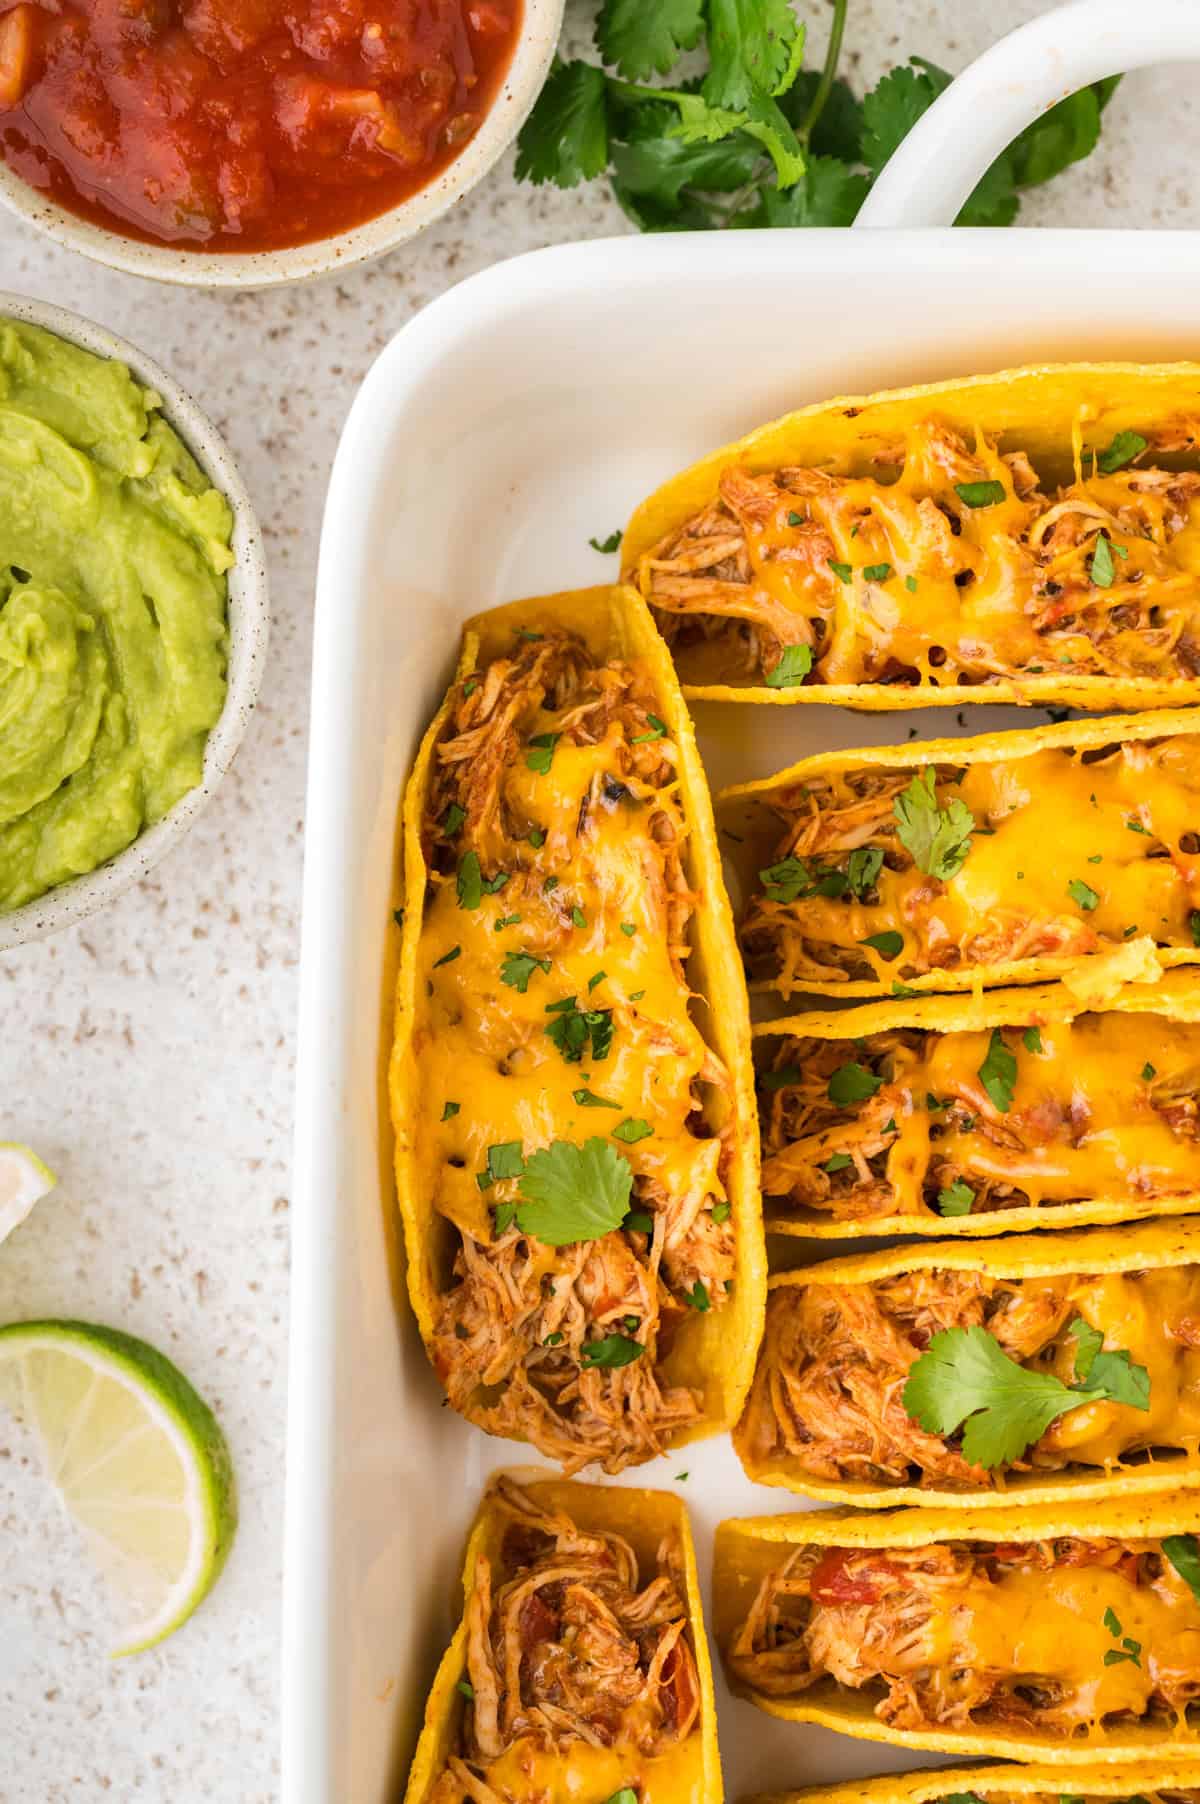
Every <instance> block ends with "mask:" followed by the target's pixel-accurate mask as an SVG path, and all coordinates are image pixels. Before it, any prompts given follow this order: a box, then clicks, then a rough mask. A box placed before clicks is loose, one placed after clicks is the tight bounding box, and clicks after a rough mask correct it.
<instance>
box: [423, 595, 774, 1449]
mask: <svg viewBox="0 0 1200 1804" xmlns="http://www.w3.org/2000/svg"><path fill="white" fill-rule="evenodd" d="M520 627H525V628H528V629H530V630H533V631H545V630H547V629H550V628H561V629H566V630H568V631H571V632H574V633H577V634H578V635H579V636H580V637H581V638H582V639H583V640H584V641H585V642H586V643H587V645H588V647H589V649H590V650H591V651H592V652H593V653H594V655H595V656H596V657H597V658H599V659H604V660H608V659H621V658H637V659H639V660H640V661H641V662H642V663H643V664H644V665H645V666H646V667H648V669H649V670H650V672H651V675H652V678H653V684H654V690H655V694H656V696H657V698H658V699H657V701H656V704H655V706H656V711H657V713H658V714H659V716H660V718H661V719H662V720H663V721H664V722H665V723H666V727H667V730H668V732H669V734H670V736H671V738H672V739H673V740H674V742H675V745H676V748H677V751H678V759H679V762H678V772H679V791H680V796H681V800H682V803H683V810H684V815H685V818H686V820H687V823H688V828H689V835H688V842H687V846H686V848H685V851H684V863H685V867H686V870H687V873H688V879H689V882H690V884H691V887H692V889H693V890H694V891H695V892H696V894H697V896H698V898H699V900H698V902H697V906H696V910H695V913H694V915H693V917H692V922H691V929H690V931H691V937H692V950H691V955H690V957H689V959H688V964H687V975H688V981H689V983H690V985H691V989H692V991H693V995H694V998H695V999H696V1000H695V1002H694V1005H693V1006H694V1007H695V1008H696V1011H697V1016H698V1019H699V1021H700V1025H701V1027H702V1030H703V1032H704V1035H705V1038H706V1039H707V1040H708V1042H709V1044H710V1045H711V1046H712V1048H713V1050H714V1051H715V1052H716V1054H717V1056H718V1057H719V1058H720V1059H721V1061H722V1063H723V1064H724V1066H725V1068H726V1070H727V1071H728V1072H729V1075H730V1082H731V1090H732V1095H731V1098H730V1099H729V1101H728V1102H727V1101H726V1099H725V1098H724V1097H721V1096H715V1095H711V1094H710V1097H709V1100H708V1107H709V1111H710V1118H711V1121H712V1125H713V1126H714V1127H715V1128H717V1129H718V1130H720V1129H723V1128H725V1127H726V1126H727V1125H728V1126H730V1127H731V1128H732V1136H731V1145H732V1156H731V1162H730V1168H729V1173H728V1179H727V1186H726V1187H727V1191H728V1196H729V1202H730V1206H731V1211H732V1220H733V1224H734V1234H735V1240H736V1247H737V1264H736V1271H735V1278H734V1288H733V1294H732V1296H731V1297H730V1299H729V1301H728V1302H727V1303H726V1304H725V1306H724V1307H723V1308H721V1309H713V1310H709V1311H706V1312H704V1313H701V1312H700V1311H698V1310H688V1311H687V1314H686V1320H684V1321H683V1322H682V1323H681V1324H680V1325H679V1327H678V1329H677V1330H676V1332H675V1335H674V1337H673V1340H672V1344H671V1350H670V1353H669V1354H668V1356H667V1358H666V1359H664V1360H663V1361H662V1369H663V1371H664V1372H665V1373H666V1376H667V1380H668V1382H669V1383H670V1384H673V1385H676V1384H677V1385H688V1386H691V1387H692V1388H693V1389H695V1390H698V1391H700V1392H701V1393H702V1394H703V1397H704V1405H705V1407H704V1415H703V1417H701V1418H700V1420H699V1421H698V1422H696V1423H695V1424H693V1425H692V1426H691V1427H690V1428H688V1429H686V1430H684V1431H682V1432H680V1433H679V1434H677V1435H674V1436H672V1437H671V1440H670V1441H669V1443H668V1445H670V1446H681V1445H683V1444H684V1443H685V1442H687V1441H692V1440H698V1439H703V1438H704V1437H705V1436H708V1435H711V1434H715V1433H717V1432H719V1431H720V1430H721V1429H724V1428H729V1427H731V1426H732V1425H733V1423H734V1422H736V1420H737V1418H738V1415H739V1413H740V1411H741V1407H742V1403H743V1401H744V1400H745V1396H746V1391H747V1389H748V1388H749V1384H750V1379H751V1376H752V1375H753V1371H754V1359H755V1354H756V1352H757V1349H758V1342H759V1337H760V1335H761V1333H762V1320H763V1309H764V1306H765V1301H766V1281H767V1278H766V1253H765V1250H764V1246H763V1233H762V1215H761V1209H760V1204H759V1189H758V1123H757V1114H756V1109H755V1101H754V1079H753V1072H752V1068H751V1063H750V1016H749V1007H748V1003H747V999H746V990H745V985H744V983H743V982H742V978H741V960H740V958H739V956H738V950H737V941H736V938H735V935H734V928H733V915H732V913H731V911H730V907H729V898H728V897H727V895H726V893H725V886H724V883H723V881H722V877H721V859H720V854H719V852H718V850H717V837H716V828H715V826H714V823H713V814H712V803H711V800H710V797H709V793H708V787H707V784H706V783H705V779H704V772H703V768H702V766H701V763H700V755H699V752H698V751H697V748H696V736H695V733H694V731H693V728H692V722H691V717H690V715H689V714H688V711H687V708H686V706H685V704H684V700H683V696H682V693H681V692H680V688H679V684H678V682H677V681H676V678H675V671H674V667H673V665H672V663H671V660H670V657H669V655H668V653H667V648H666V645H665V644H664V643H663V640H662V638H661V636H660V635H659V633H658V630H657V628H656V627H655V625H654V622H653V620H652V619H651V617H650V611H649V609H648V608H647V607H646V605H645V603H644V602H643V601H642V599H641V597H640V596H639V595H638V594H637V593H636V592H635V591H634V590H631V589H621V588H616V587H611V588H596V589H582V590H578V591H575V592H572V593H569V594H562V595H550V596H544V597H541V598H539V599H536V600H531V601H519V602H513V603H511V604H510V605H508V606H506V607H502V608H496V609H493V610H492V611H491V612H489V613H486V614H480V615H477V616H475V618H474V619H472V620H469V621H468V622H467V624H466V628H465V630H464V641H463V656H462V660H461V662H460V664H459V669H458V674H459V676H460V677H461V676H462V675H464V674H466V673H468V672H469V671H471V670H473V669H475V668H476V667H477V665H479V664H483V663H487V662H488V661H490V659H491V658H493V657H495V656H497V655H498V654H500V653H502V652H504V651H507V650H508V649H509V648H510V647H511V645H512V641H513V634H514V632H515V631H516V630H517V629H518V628H520ZM447 708H448V705H447V704H445V703H443V706H442V708H441V709H440V710H439V712H438V714H437V716H436V718H435V719H434V721H433V724H432V725H431V727H430V728H429V731H428V732H427V733H426V735H425V738H424V740H423V742H422V744H421V749H420V752H419V753H418V756H417V761H416V764H415V765H414V767H413V772H412V776H411V777H410V778H409V783H408V788H407V790H406V793H405V798H404V814H403V822H404V830H403V859H404V903H405V913H404V937H403V944H402V947H401V953H400V970H399V976H398V980H397V994H396V1036H395V1043H394V1047H393V1052H392V1060H391V1070H390V1085H391V1099H392V1119H393V1123H394V1127H395V1134H396V1186H397V1194H398V1199H399V1205H400V1213H401V1217H402V1219H403V1222H404V1236H405V1245H406V1249H407V1254H408V1290H409V1297H410V1299H411V1302H412V1308H413V1313H414V1314H415V1316H416V1318H417V1324H418V1326H419V1328H420V1330H421V1336H422V1338H423V1339H424V1341H425V1342H426V1344H427V1345H428V1343H429V1341H430V1339H431V1337H432V1333H433V1324H434V1316H435V1313H436V1307H437V1298H438V1296H439V1294H440V1293H441V1291H442V1290H443V1289H444V1288H445V1287H446V1285H447V1284H448V1283H449V1280H450V1271H451V1265H452V1263H453V1258H454V1251H455V1246H456V1243H457V1230H456V1229H455V1228H453V1227H452V1225H451V1224H450V1223H449V1222H447V1221H445V1220H444V1219H443V1218H442V1217H441V1216H439V1215H438V1213H437V1211H436V1210H435V1209H434V1207H433V1203H432V1199H431V1195H430V1184H429V1180H428V1177H427V1176H426V1175H425V1174H424V1173H423V1172H422V1170H421V1165H420V1157H419V1145H418V1138H419V1137H418V1133H417V1122H418V1117H419V1112H420V1109H421V1079H420V1039H421V1033H422V1016H423V1012H424V1007H425V998H424V995H423V994H422V990H421V985H420V983H419V981H418V973H419V961H418V949H419V945H420V937H421V929H422V918H423V914H424V908H425V891H426V883H427V871H426V867H425V861H424V858H423V855H422V850H421V821H422V817H423V815H424V809H425V797H426V793H427V790H428V786H429V780H430V773H431V768H432V762H433V756H434V750H435V747H436V744H437V741H438V739H439V737H440V735H441V732H442V729H443V727H444V725H445V721H446V718H447ZM727 1118H728V1119H727Z"/></svg>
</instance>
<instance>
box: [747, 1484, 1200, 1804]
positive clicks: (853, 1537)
mask: <svg viewBox="0 0 1200 1804" xmlns="http://www.w3.org/2000/svg"><path fill="white" fill-rule="evenodd" d="M1198 1530H1200V1495H1198V1494H1197V1493H1195V1492H1183V1491H1179V1492H1167V1493H1165V1494H1159V1495H1152V1496H1148V1497H1126V1496H1124V1495H1122V1496H1120V1497H1110V1498H1104V1499H1102V1500H1101V1501H1099V1502H1097V1503H1092V1504H1089V1506H1088V1507H1087V1509H1085V1510H1080V1509H1079V1508H1078V1506H1077V1504H1076V1502H1075V1499H1074V1497H1072V1498H1071V1499H1070V1501H1060V1502H1058V1503H1053V1504H1041V1505H1016V1504H1013V1505H1009V1506H1008V1507H1007V1508H1005V1509H998V1510H985V1511H983V1512H982V1513H980V1514H979V1515H976V1514H975V1512H974V1511H973V1510H971V1509H969V1508H967V1509H964V1508H963V1506H962V1504H961V1503H959V1504H954V1505H950V1506H948V1507H946V1508H942V1509H920V1510H894V1511H892V1512H890V1513H887V1514H869V1513H867V1512H865V1511H858V1510H805V1511H803V1512H802V1513H800V1514H798V1515H780V1516H750V1517H743V1518H741V1519H734V1520H732V1521H729V1522H723V1523H721V1524H720V1526H719V1527H718V1529H717V1536H716V1546H715V1550H714V1556H713V1632H714V1634H715V1636H716V1639H717V1645H718V1647H720V1648H721V1649H722V1650H724V1649H725V1647H726V1645H727V1643H728V1642H729V1639H730V1637H731V1636H732V1635H733V1633H734V1632H735V1630H736V1629H737V1627H738V1626H739V1624H740V1623H741V1622H742V1620H743V1619H744V1617H745V1615H746V1613H747V1611H748V1610H749V1609H750V1606H751V1604H752V1603H753V1601H754V1598H755V1595H756V1593H757V1591H758V1586H759V1583H760V1582H761V1580H762V1579H763V1577H764V1576H765V1575H766V1573H768V1572H770V1571H772V1570H773V1569H774V1568H775V1567H776V1566H778V1565H779V1564H780V1563H781V1562H782V1561H783V1560H784V1559H786V1558H787V1556H788V1554H789V1553H790V1552H791V1551H792V1550H793V1549H794V1548H796V1547H799V1546H814V1545H815V1546H818V1547H869V1548H889V1547H922V1546H925V1545H926V1544H930V1543H935V1542H940V1541H985V1542H991V1543H993V1544H1000V1543H1007V1542H1022V1541H1039V1540H1052V1539H1055V1538H1056V1537H1058V1536H1079V1535H1083V1536H1086V1537H1088V1538H1089V1539H1090V1538H1101V1537H1109V1536H1111V1537H1112V1538H1114V1539H1116V1540H1122V1539H1124V1540H1130V1541H1137V1540H1152V1541H1156V1540H1160V1539H1162V1538H1163V1537H1165V1536H1166V1535H1176V1534H1195V1533H1196V1532H1197V1531H1198ZM729 1682H730V1685H731V1686H732V1688H733V1689H734V1691H736V1692H737V1693H738V1695H739V1696H741V1697H747V1698H749V1700H750V1702H751V1703H752V1704H757V1706H758V1708H759V1709H760V1710H765V1711H766V1712H767V1714H768V1715H770V1716H778V1717H782V1718H783V1719H784V1720H785V1721H787V1722H796V1723H817V1724H819V1725H820V1726H821V1727H822V1728H825V1729H836V1730H837V1732H838V1733H839V1734H840V1735H853V1736H856V1737H858V1738H859V1739H861V1740H864V1741H883V1742H888V1743H890V1744H891V1745H892V1746H893V1747H898V1748H930V1749H932V1750H934V1751H935V1752H937V1753H939V1754H974V1755H977V1756H980V1755H982V1756H986V1757H987V1758H989V1759H994V1760H1000V1759H1005V1760H1045V1761H1048V1762H1052V1763H1053V1764H1055V1765H1057V1766H1060V1767H1062V1766H1070V1767H1071V1769H1072V1780H1071V1784H1070V1787H1069V1788H1068V1786H1067V1785H1066V1784H1065V1783H1064V1784H1063V1785H1062V1786H1061V1787H1059V1788H1057V1789H1060V1790H1062V1791H1066V1790H1068V1789H1070V1791H1071V1792H1072V1793H1073V1792H1074V1791H1075V1785H1074V1770H1075V1769H1076V1768H1077V1767H1078V1766H1081V1765H1083V1764H1085V1763H1091V1764H1095V1765H1097V1766H1102V1765H1103V1766H1108V1765H1112V1764H1114V1763H1116V1762H1119V1761H1126V1760H1139V1761H1141V1760H1147V1761H1148V1760H1153V1761H1155V1762H1172V1763H1173V1762H1175V1761H1177V1760H1179V1761H1182V1760H1192V1761H1195V1760H1197V1758H1198V1757H1200V1711H1198V1710H1190V1711H1189V1712H1188V1717H1187V1720H1186V1721H1185V1722H1183V1723H1179V1724H1172V1725H1171V1726H1170V1727H1167V1726H1166V1725H1165V1724H1163V1723H1160V1722H1155V1723H1147V1722H1138V1723H1127V1724H1122V1725H1121V1726H1119V1727H1116V1728H1112V1729H1109V1730H1107V1731H1105V1732H1103V1733H1099V1732H1098V1733H1096V1734H1093V1735H1089V1736H1087V1737H1086V1738H1083V1737H1080V1738H1079V1739H1070V1740H1068V1739H1066V1738H1065V1737H1063V1736H1056V1735H1051V1734H1048V1733H1046V1732H1044V1731H1041V1732H1039V1731H1038V1730H1036V1729H1027V1728H1020V1727H1017V1726H1014V1727H1013V1728H1012V1729H1010V1730H1004V1729H1001V1728H998V1727H996V1726H995V1725H992V1724H988V1725H987V1726H986V1727H976V1726H974V1725H967V1726H966V1727H964V1728H958V1729H952V1728H930V1729H897V1728H893V1727H891V1726H890V1725H889V1724H887V1723H884V1722H881V1721H880V1720H879V1718H878V1717H877V1716H876V1715H875V1713H874V1709H873V1704H874V1702H875V1701H876V1699H875V1697H873V1696H872V1694H871V1693H870V1692H868V1693H867V1694H866V1695H864V1694H863V1692H858V1691H851V1690H849V1689H843V1687H841V1686H840V1685H838V1684H837V1682H836V1681H835V1680H833V1679H830V1678H821V1679H818V1680H817V1682H816V1684H814V1685H812V1686H810V1687H809V1689H808V1690H807V1691H804V1692H801V1693H799V1694H798V1695H797V1696H796V1697H792V1698H781V1697H768V1696H766V1695H765V1694H763V1693H761V1692H757V1691H754V1690H752V1689H750V1688H749V1687H747V1686H745V1685H743V1684H742V1683H741V1682H740V1681H739V1680H737V1679H736V1678H735V1677H734V1676H733V1675H732V1673H730V1675H729ZM1181 1770H1182V1769H1181ZM952 1789H953V1788H952ZM1132 1789H1134V1790H1137V1789H1140V1788H1139V1787H1137V1786H1134V1787H1133V1788H1132Z"/></svg>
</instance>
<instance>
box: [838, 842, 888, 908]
mask: <svg viewBox="0 0 1200 1804" xmlns="http://www.w3.org/2000/svg"><path fill="white" fill-rule="evenodd" d="M882 869H883V847H882V846H856V847H855V849H854V851H853V852H851V854H850V856H849V858H848V859H847V860H846V881H847V883H848V884H849V885H850V893H851V895H853V896H856V897H857V898H858V900H859V901H860V902H861V901H862V900H863V897H864V896H866V895H867V894H868V893H869V892H870V891H871V890H873V889H874V888H875V880H876V878H877V877H878V876H879V873H880V871H881V870H882Z"/></svg>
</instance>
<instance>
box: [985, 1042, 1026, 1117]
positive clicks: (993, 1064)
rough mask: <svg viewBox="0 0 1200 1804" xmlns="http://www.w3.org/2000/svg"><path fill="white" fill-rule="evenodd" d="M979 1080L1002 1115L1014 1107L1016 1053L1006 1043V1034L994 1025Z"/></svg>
mask: <svg viewBox="0 0 1200 1804" xmlns="http://www.w3.org/2000/svg"><path fill="white" fill-rule="evenodd" d="M979 1081H980V1082H981V1083H982V1085H983V1087H984V1089H985V1090H986V1091H987V1093H988V1095H989V1096H990V1097H991V1099H992V1102H993V1104H994V1105H995V1107H996V1108H997V1109H999V1111H1000V1113H1001V1114H1002V1115H1007V1114H1008V1111H1009V1110H1010V1109H1011V1108H1012V1099H1013V1085H1014V1084H1015V1083H1016V1081H1017V1060H1016V1055H1015V1054H1014V1053H1012V1052H1010V1051H1009V1049H1008V1047H1007V1046H1006V1045H1005V1044H1004V1036H1003V1034H1002V1033H1001V1032H1000V1029H999V1028H998V1027H993V1029H992V1037H991V1039H990V1040H989V1041H988V1049H987V1057H986V1058H985V1059H984V1061H983V1064H982V1065H981V1066H980V1067H979Z"/></svg>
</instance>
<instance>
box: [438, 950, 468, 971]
mask: <svg viewBox="0 0 1200 1804" xmlns="http://www.w3.org/2000/svg"><path fill="white" fill-rule="evenodd" d="M461 956H462V947H461V946H451V948H450V950H449V952H443V954H442V956H441V958H435V959H434V961H433V969H434V970H435V971H436V970H437V968H438V966H439V965H451V964H453V963H454V960H455V959H456V958H460V957H461Z"/></svg>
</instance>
